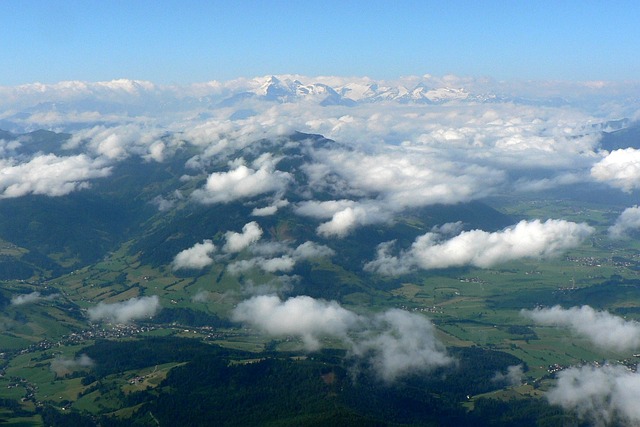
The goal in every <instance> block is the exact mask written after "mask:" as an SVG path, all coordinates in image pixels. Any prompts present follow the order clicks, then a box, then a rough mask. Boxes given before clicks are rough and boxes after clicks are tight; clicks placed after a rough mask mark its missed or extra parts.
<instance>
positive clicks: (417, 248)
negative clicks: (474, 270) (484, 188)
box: [365, 219, 594, 275]
mask: <svg viewBox="0 0 640 427" xmlns="http://www.w3.org/2000/svg"><path fill="white" fill-rule="evenodd" d="M593 231H594V229H593V228H592V227H590V226H588V225H587V224H584V223H582V224H577V223H574V222H569V221H564V220H553V219H550V220H547V221H545V222H541V221H539V220H534V221H520V222H519V223H518V224H516V225H515V226H512V227H509V228H506V229H504V230H502V231H497V232H493V233H489V232H486V231H482V230H471V231H463V232H462V233H460V234H458V235H457V236H455V237H453V238H450V239H448V240H444V241H443V240H441V235H440V233H438V232H429V233H426V234H424V235H422V236H420V237H418V238H417V239H416V240H415V242H414V243H413V245H412V246H411V248H410V249H408V250H406V251H404V252H401V253H400V255H398V256H394V255H392V254H391V250H392V245H393V242H387V243H383V244H381V245H380V246H379V247H378V254H377V257H376V259H375V260H373V261H371V262H369V263H368V264H366V266H365V269H366V270H368V271H372V272H377V273H380V274H385V275H398V274H405V273H408V272H410V271H413V270H415V269H416V268H420V269H425V270H428V269H435V268H448V267H459V266H465V265H472V266H475V267H480V268H488V267H492V266H494V265H498V264H500V263H504V262H507V261H512V260H516V259H522V258H549V257H554V256H557V255H559V254H561V253H562V252H564V251H566V250H567V249H571V248H574V247H576V246H578V245H579V244H581V243H582V241H583V240H584V239H585V238H586V237H588V236H589V235H590V234H592V233H593Z"/></svg>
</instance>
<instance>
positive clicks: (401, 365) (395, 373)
mask: <svg viewBox="0 0 640 427" xmlns="http://www.w3.org/2000/svg"><path fill="white" fill-rule="evenodd" d="M232 319H233V320H234V321H236V322H243V323H245V324H247V325H250V326H251V327H253V328H256V329H258V330H260V331H261V332H263V333H265V334H268V335H271V336H277V337H285V336H296V337H300V338H301V339H302V342H303V344H304V346H305V348H306V349H307V350H309V351H313V350H318V349H319V348H320V347H321V345H322V344H321V340H322V339H324V338H332V339H339V340H341V341H342V342H343V343H344V344H345V345H347V346H348V347H349V349H350V352H351V354H352V355H353V356H354V357H355V358H357V359H359V360H361V361H364V362H367V363H369V364H370V366H371V367H372V368H373V369H374V371H375V372H376V373H377V374H378V375H379V376H380V378H381V379H383V380H384V381H394V380H396V379H397V378H399V377H401V376H405V375H409V374H414V373H419V372H426V371H429V370H431V369H434V368H436V367H439V366H445V365H448V364H450V363H452V361H453V360H452V359H451V358H450V357H449V356H448V355H447V353H446V349H445V347H444V345H443V344H442V343H441V342H440V341H438V339H437V338H436V337H435V328H434V326H433V325H432V323H431V322H430V321H429V320H428V319H427V318H425V317H424V316H422V315H419V314H415V313H409V312H407V311H403V310H398V309H392V310H389V311H386V312H384V313H380V314H377V315H374V316H371V317H367V316H361V315H357V314H355V313H354V312H352V311H350V310H347V309H345V308H343V307H341V306H340V305H339V304H338V303H337V302H335V301H324V300H317V299H313V298H311V297H308V296H298V297H294V298H289V299H288V300H286V301H282V300H281V299H280V298H279V297H277V296H273V295H261V296H256V297H252V298H250V299H248V300H245V301H243V302H241V303H240V304H238V306H237V307H236V308H235V309H234V310H233V313H232Z"/></svg>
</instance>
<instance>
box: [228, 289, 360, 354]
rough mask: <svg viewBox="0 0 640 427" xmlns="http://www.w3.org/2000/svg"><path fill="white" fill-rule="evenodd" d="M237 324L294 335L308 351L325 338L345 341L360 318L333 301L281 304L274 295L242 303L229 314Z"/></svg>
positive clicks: (298, 300) (306, 299) (304, 299)
mask: <svg viewBox="0 0 640 427" xmlns="http://www.w3.org/2000/svg"><path fill="white" fill-rule="evenodd" d="M232 319H233V320H234V321H236V322H244V323H247V324H249V325H251V326H252V327H254V328H257V329H260V330H261V331H262V332H264V333H267V334H269V335H274V336H287V335H295V336H299V337H300V338H302V341H303V343H304V345H305V348H306V349H307V350H310V351H313V350H317V349H319V348H320V339H322V338H324V337H334V338H346V336H347V331H348V330H349V329H351V328H352V327H354V326H355V324H356V323H358V322H359V317H358V316H357V315H356V314H355V313H353V312H351V311H349V310H346V309H344V308H342V307H341V306H340V305H339V304H338V303H337V302H335V301H322V300H316V299H313V298H311V297H308V296H299V297H295V298H290V299H288V300H286V301H281V300H280V298H279V297H277V296H268V295H262V296H256V297H253V298H250V299H248V300H246V301H243V302H241V303H240V304H238V305H237V306H236V308H235V309H234V310H233V313H232Z"/></svg>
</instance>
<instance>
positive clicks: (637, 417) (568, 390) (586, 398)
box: [546, 365, 640, 426]
mask: <svg viewBox="0 0 640 427" xmlns="http://www.w3.org/2000/svg"><path fill="white" fill-rule="evenodd" d="M557 377H558V381H557V383H556V385H555V386H554V387H553V388H552V389H551V390H549V391H548V392H547V394H546V398H547V400H548V401H549V403H551V404H554V405H560V406H562V407H563V408H564V409H568V410H572V411H575V412H576V413H577V414H578V416H580V418H582V419H586V420H588V421H590V422H591V423H593V425H596V426H605V425H612V424H613V423H614V422H616V423H622V424H623V425H627V426H637V425H638V424H640V406H639V405H638V395H640V374H638V373H637V372H632V371H630V370H629V369H628V368H627V367H625V366H619V365H605V366H602V367H595V366H582V367H579V368H569V369H565V370H563V371H561V372H559V373H558V374H557ZM616 425H617V424H616Z"/></svg>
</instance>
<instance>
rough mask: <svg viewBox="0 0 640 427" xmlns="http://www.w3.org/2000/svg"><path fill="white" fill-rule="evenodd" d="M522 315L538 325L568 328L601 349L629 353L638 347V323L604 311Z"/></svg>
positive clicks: (556, 309) (551, 310)
mask: <svg viewBox="0 0 640 427" xmlns="http://www.w3.org/2000/svg"><path fill="white" fill-rule="evenodd" d="M522 315H523V316H525V317H528V318H530V319H532V320H533V321H534V322H536V323H537V324H539V325H545V326H558V327H564V328H568V329H569V330H570V331H571V332H573V333H574V334H576V335H578V336H581V337H584V338H587V339H588V340H589V341H591V342H592V343H593V344H595V345H597V346H598V347H601V348H603V349H614V350H618V351H629V350H634V349H637V348H639V347H640V323H638V322H636V321H633V320H630V321H628V320H624V319H623V318H621V317H618V316H614V315H612V314H611V313H609V312H607V311H596V310H594V309H593V308H591V307H589V306H588V305H583V306H582V307H571V308H568V309H565V308H562V307H560V306H558V305H557V306H554V307H551V308H536V309H535V310H523V311H522Z"/></svg>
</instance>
